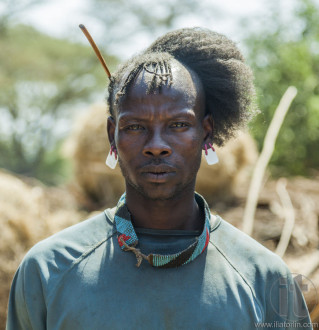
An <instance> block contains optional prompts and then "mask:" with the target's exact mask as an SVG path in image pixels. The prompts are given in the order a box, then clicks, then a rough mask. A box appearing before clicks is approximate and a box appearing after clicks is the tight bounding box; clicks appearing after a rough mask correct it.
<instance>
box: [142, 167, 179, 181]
mask: <svg viewBox="0 0 319 330" xmlns="http://www.w3.org/2000/svg"><path fill="white" fill-rule="evenodd" d="M141 173H142V175H143V176H144V177H145V178H146V179H147V181H150V182H156V183H163V182H166V181H167V180H168V179H169V178H170V177H172V176H174V175H175V174H176V168H175V167H173V166H170V165H166V164H161V165H146V166H143V167H142V170H141Z"/></svg>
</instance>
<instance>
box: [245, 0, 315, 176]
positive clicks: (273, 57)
mask: <svg viewBox="0 0 319 330" xmlns="http://www.w3.org/2000/svg"><path fill="white" fill-rule="evenodd" d="M268 9H269V12H268V15H265V16H264V17H263V18H262V19H261V20H260V26H261V28H258V29H257V32H253V33H252V32H249V33H247V36H246V38H245V44H246V47H247V53H248V62H249V64H251V66H252V67H253V70H254V73H255V77H256V81H255V82H256V86H257V91H258V95H259V104H260V109H261V112H262V113H261V114H260V115H259V116H257V117H256V119H255V120H254V122H253V123H252V125H251V128H252V129H251V132H252V134H253V135H254V137H255V138H256V140H257V142H258V144H259V147H261V146H262V142H263V139H264V136H265V133H266V130H267V128H268V126H269V124H270V121H271V119H272V116H273V113H274V111H275V109H276V107H277V105H278V103H279V101H280V98H281V97H282V95H283V93H284V92H285V90H286V89H287V88H288V86H290V85H294V86H296V87H297V89H298V95H297V97H296V99H295V100H294V102H293V104H292V106H291V108H290V110H289V112H288V114H287V117H286V119H285V121H284V124H283V126H282V128H281V131H280V134H279V136H278V140H277V142H276V149H275V152H274V154H273V157H272V161H271V170H272V174H273V175H284V176H287V175H311V174H313V173H314V172H313V169H317V170H318V168H319V152H318V150H319V148H318V145H319V8H318V5H317V4H316V3H315V2H314V1H312V0H300V1H298V2H297V5H296V6H295V8H294V10H293V12H292V16H291V17H288V18H286V19H285V20H284V19H283V18H282V16H281V15H282V12H280V11H278V2H277V1H271V2H270V6H269V8H268ZM248 28H249V24H248ZM250 29H251V27H250V28H249V29H248V31H251V30H250Z"/></svg>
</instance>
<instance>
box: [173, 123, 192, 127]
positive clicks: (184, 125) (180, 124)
mask: <svg viewBox="0 0 319 330" xmlns="http://www.w3.org/2000/svg"><path fill="white" fill-rule="evenodd" d="M187 126H188V125H187V124H185V123H174V124H172V125H171V127H172V128H182V127H187Z"/></svg>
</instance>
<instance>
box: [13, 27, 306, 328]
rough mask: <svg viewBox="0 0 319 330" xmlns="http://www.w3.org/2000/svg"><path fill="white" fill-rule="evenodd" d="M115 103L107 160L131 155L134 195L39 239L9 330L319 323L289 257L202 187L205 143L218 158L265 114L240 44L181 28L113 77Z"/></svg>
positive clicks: (23, 268)
mask: <svg viewBox="0 0 319 330" xmlns="http://www.w3.org/2000/svg"><path fill="white" fill-rule="evenodd" d="M108 106H109V110H110V114H111V116H110V117H109V118H108V123H107V130H108V137H109V142H110V145H111V151H110V154H109V156H108V160H107V163H108V164H109V165H111V166H112V167H114V166H115V164H116V161H117V160H119V165H120V167H121V170H122V173H123V176H124V178H125V183H126V194H124V195H123V196H122V197H121V199H120V200H119V203H118V205H117V206H116V207H115V208H113V209H107V210H105V211H104V213H101V214H99V215H97V216H96V217H94V218H92V219H89V220H87V221H84V222H82V223H80V224H78V225H76V226H73V227H70V228H68V229H66V230H64V231H62V232H60V233H58V234H56V235H54V236H52V237H50V238H48V239H46V240H44V241H42V242H40V243H38V244H37V245H36V246H35V247H33V248H32V249H31V251H30V252H29V253H28V254H27V256H26V257H25V259H24V261H23V262H22V264H21V265H20V267H19V269H18V271H17V273H16V275H15V278H14V281H13V284H12V290H11V294H10V301H9V313H8V325H7V328H8V329H9V330H11V329H60V330H61V329H123V328H131V329H255V328H258V327H264V328H266V327H272V328H277V329H281V328H291V329H297V328H302V329H304V328H311V326H310V323H309V324H308V322H310V320H309V315H308V313H307V308H306V306H305V302H304V300H303V297H302V294H301V292H300V290H299V287H298V286H297V285H296V284H295V283H294V281H293V279H292V276H291V274H290V272H289V270H288V269H287V267H286V266H285V264H284V263H283V262H282V261H281V259H280V258H279V257H277V256H276V255H274V254H273V253H272V252H270V251H268V250H267V249H265V248H264V247H263V246H261V245H260V244H258V243H257V242H256V241H254V240H253V239H251V238H250V237H248V236H247V235H245V234H243V233H241V232H240V231H239V230H237V229H235V228H234V227H232V226H231V225H230V224H228V223H227V222H225V221H224V220H222V219H221V218H220V217H219V216H213V215H211V214H210V211H209V207H208V205H207V204H206V202H205V200H204V198H203V197H201V196H200V195H198V194H196V193H195V191H194V189H195V188H194V187H195V181H196V174H197V171H198V169H199V166H200V162H201V154H202V150H204V151H205V155H206V158H207V159H208V161H209V162H211V161H212V162H214V161H216V155H215V154H214V150H213V144H217V145H222V144H223V142H224V141H225V140H226V139H227V138H229V137H230V136H231V135H232V134H233V132H234V130H235V129H236V128H237V127H239V126H240V125H241V124H242V123H243V122H244V121H245V120H246V119H247V118H248V117H249V113H252V112H253V111H254V89H253V85H252V76H251V73H250V70H249V68H248V67H247V66H246V65H245V64H244V62H243V58H242V56H241V54H240V53H239V51H238V49H237V48H236V46H235V45H234V44H233V43H232V42H231V41H229V40H228V39H226V38H225V37H224V36H221V35H219V34H216V33H213V32H211V31H208V30H202V29H182V30H177V31H174V32H171V33H168V34H167V35H165V36H164V37H162V38H160V39H158V40H157V41H156V42H155V43H154V44H153V45H151V47H149V48H148V49H147V50H146V51H145V52H144V53H142V54H139V55H137V56H135V57H134V58H133V59H131V60H130V61H128V62H127V63H126V64H125V65H124V66H122V67H121V68H120V69H119V70H118V71H117V72H116V73H115V74H113V76H112V79H111V83H110V86H109V96H108ZM136 266H138V267H136ZM263 322H268V325H262V324H263ZM297 322H300V325H298V324H297Z"/></svg>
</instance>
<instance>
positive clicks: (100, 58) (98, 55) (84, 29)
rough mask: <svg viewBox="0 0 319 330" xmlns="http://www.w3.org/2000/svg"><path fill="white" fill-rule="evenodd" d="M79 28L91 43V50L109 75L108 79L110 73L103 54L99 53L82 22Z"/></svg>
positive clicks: (109, 75)
mask: <svg viewBox="0 0 319 330" xmlns="http://www.w3.org/2000/svg"><path fill="white" fill-rule="evenodd" d="M79 28H80V29H81V30H82V32H83V33H84V35H85V36H86V38H87V40H89V43H90V44H91V46H92V48H93V50H94V51H95V54H96V56H97V58H98V59H99V61H100V62H101V64H102V66H103V68H104V70H105V72H106V74H107V76H108V77H109V79H111V73H110V71H109V69H108V68H107V66H106V63H105V60H104V58H103V56H102V55H101V52H100V50H99V49H98V47H97V45H96V44H95V42H94V40H93V39H92V37H91V35H90V33H89V31H88V30H87V29H86V27H85V26H84V25H83V24H80V25H79Z"/></svg>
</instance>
